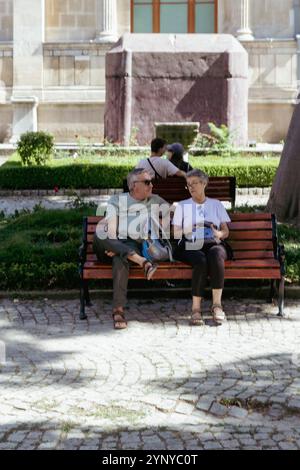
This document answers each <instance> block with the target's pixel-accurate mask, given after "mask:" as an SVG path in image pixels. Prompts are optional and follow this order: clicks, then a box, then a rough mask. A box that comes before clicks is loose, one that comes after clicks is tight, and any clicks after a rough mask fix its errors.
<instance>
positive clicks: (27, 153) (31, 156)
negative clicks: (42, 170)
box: [17, 131, 54, 165]
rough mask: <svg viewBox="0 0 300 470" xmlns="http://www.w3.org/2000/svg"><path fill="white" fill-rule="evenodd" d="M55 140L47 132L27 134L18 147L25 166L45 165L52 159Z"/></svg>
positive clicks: (23, 136) (22, 137) (23, 135)
mask: <svg viewBox="0 0 300 470" xmlns="http://www.w3.org/2000/svg"><path fill="white" fill-rule="evenodd" d="M53 147H54V140H53V136H52V135H51V134H48V133H47V132H43V131H39V132H25V133H24V134H22V135H21V137H20V140H19V142H18V145H17V151H18V154H19V155H20V157H21V161H22V164H23V165H34V164H36V165H45V164H46V162H47V160H49V158H50V157H51V154H52V152H53Z"/></svg>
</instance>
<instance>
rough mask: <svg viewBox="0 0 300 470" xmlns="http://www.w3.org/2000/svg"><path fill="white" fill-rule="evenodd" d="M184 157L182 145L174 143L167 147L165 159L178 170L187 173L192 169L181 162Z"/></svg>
mask: <svg viewBox="0 0 300 470" xmlns="http://www.w3.org/2000/svg"><path fill="white" fill-rule="evenodd" d="M183 155H184V148H183V145H182V144H180V143H177V142H176V143H174V144H171V145H168V146H167V157H168V160H169V161H170V162H171V163H173V165H175V166H176V167H177V168H179V170H182V171H184V172H185V173H187V172H188V171H191V170H192V169H193V167H192V166H191V165H190V164H189V163H188V162H185V161H184V160H183Z"/></svg>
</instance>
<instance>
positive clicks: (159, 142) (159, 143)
mask: <svg viewBox="0 0 300 470" xmlns="http://www.w3.org/2000/svg"><path fill="white" fill-rule="evenodd" d="M165 145H167V142H166V141H165V140H164V139H160V138H159V137H156V138H155V139H153V140H152V142H151V152H153V153H157V152H158V151H159V150H160V149H162V148H163V147H164V146H165Z"/></svg>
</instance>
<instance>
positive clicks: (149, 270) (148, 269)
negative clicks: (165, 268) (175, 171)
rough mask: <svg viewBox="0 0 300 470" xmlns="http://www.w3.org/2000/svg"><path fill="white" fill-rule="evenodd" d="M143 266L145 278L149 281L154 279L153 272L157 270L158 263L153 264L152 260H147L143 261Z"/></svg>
mask: <svg viewBox="0 0 300 470" xmlns="http://www.w3.org/2000/svg"><path fill="white" fill-rule="evenodd" d="M143 268H144V274H145V278H146V279H147V280H148V281H150V279H152V277H153V274H154V273H155V271H156V270H157V264H153V263H151V261H148V260H146V261H144V263H143Z"/></svg>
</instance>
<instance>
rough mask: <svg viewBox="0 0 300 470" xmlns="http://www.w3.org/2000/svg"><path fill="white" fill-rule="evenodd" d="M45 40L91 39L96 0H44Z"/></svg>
mask: <svg viewBox="0 0 300 470" xmlns="http://www.w3.org/2000/svg"><path fill="white" fill-rule="evenodd" d="M45 17H46V25H45V39H46V41H68V40H71V41H72V40H85V39H93V38H95V36H96V28H97V15H96V0H45Z"/></svg>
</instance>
